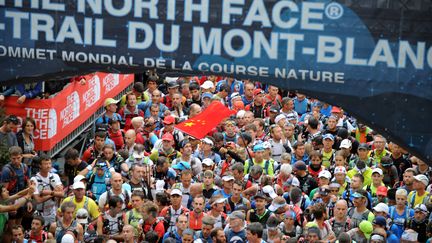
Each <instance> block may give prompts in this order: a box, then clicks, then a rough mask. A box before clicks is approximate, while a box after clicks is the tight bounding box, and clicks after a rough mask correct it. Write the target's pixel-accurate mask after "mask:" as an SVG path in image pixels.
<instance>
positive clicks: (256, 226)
mask: <svg viewBox="0 0 432 243" xmlns="http://www.w3.org/2000/svg"><path fill="white" fill-rule="evenodd" d="M263 232H264V228H263V226H262V224H260V223H258V222H254V223H250V224H249V225H248V226H247V228H246V238H247V240H248V241H249V242H251V243H254V242H260V241H261V239H262V235H263Z"/></svg>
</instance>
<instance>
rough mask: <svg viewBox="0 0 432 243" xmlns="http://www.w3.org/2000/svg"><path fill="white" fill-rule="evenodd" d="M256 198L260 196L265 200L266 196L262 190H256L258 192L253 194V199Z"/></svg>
mask: <svg viewBox="0 0 432 243" xmlns="http://www.w3.org/2000/svg"><path fill="white" fill-rule="evenodd" d="M256 198H262V199H265V200H267V196H266V195H265V194H264V193H262V192H258V193H257V194H256V195H255V196H254V199H256Z"/></svg>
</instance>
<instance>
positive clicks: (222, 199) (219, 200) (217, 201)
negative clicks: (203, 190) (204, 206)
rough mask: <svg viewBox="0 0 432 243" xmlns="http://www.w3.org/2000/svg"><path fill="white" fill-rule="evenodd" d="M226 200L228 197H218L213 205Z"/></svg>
mask: <svg viewBox="0 0 432 243" xmlns="http://www.w3.org/2000/svg"><path fill="white" fill-rule="evenodd" d="M225 201H226V199H225V198H224V197H221V198H218V199H216V201H214V202H213V203H212V204H211V205H213V204H216V203H224V202H225Z"/></svg>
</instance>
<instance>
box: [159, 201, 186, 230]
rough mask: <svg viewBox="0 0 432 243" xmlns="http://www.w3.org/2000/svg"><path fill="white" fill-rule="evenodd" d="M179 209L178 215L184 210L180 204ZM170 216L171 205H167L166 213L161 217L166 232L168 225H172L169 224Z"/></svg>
mask: <svg viewBox="0 0 432 243" xmlns="http://www.w3.org/2000/svg"><path fill="white" fill-rule="evenodd" d="M180 210H181V211H180V215H181V214H184V213H185V210H184V208H183V207H182V206H180ZM171 217H172V215H171V207H168V210H167V213H166V215H165V216H164V217H163V225H164V228H165V231H166V232H168V229H169V227H170V226H173V225H170V224H171ZM170 232H172V231H170Z"/></svg>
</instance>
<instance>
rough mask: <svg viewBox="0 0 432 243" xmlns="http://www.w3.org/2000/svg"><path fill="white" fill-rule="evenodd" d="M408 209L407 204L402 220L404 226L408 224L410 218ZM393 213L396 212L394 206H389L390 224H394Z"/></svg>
mask: <svg viewBox="0 0 432 243" xmlns="http://www.w3.org/2000/svg"><path fill="white" fill-rule="evenodd" d="M409 209H410V208H409V207H408V206H406V207H405V222H404V225H403V226H404V227H405V226H407V225H409V220H410V211H409ZM395 213H396V206H394V207H391V208H390V212H389V216H390V219H391V224H392V225H393V224H395V223H394V217H395ZM396 225H398V224H396Z"/></svg>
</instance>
